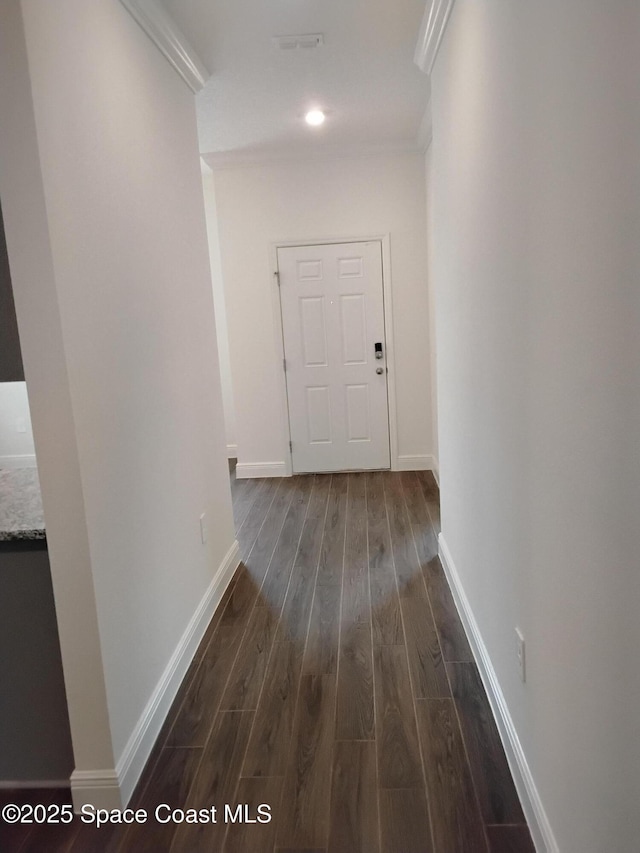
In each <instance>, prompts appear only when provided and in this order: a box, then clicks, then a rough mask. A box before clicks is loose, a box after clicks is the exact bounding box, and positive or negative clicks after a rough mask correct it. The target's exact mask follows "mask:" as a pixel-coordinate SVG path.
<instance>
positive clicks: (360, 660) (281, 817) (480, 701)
mask: <svg viewBox="0 0 640 853" xmlns="http://www.w3.org/2000/svg"><path fill="white" fill-rule="evenodd" d="M232 491H233V502H234V513H235V519H236V526H237V529H238V537H239V541H240V546H241V554H242V558H243V561H244V563H243V565H241V566H240V568H239V570H238V571H237V572H236V576H235V578H234V581H233V582H232V584H231V585H230V587H229V589H228V590H227V593H226V595H225V601H224V602H223V605H222V606H221V607H220V608H219V609H218V612H217V614H216V617H214V621H213V623H212V624H211V626H210V628H209V630H208V633H207V636H206V637H205V639H204V640H203V643H202V644H201V647H200V650H199V652H198V653H197V656H196V659H195V661H194V664H193V665H192V667H191V670H190V673H189V675H188V676H187V679H186V680H185V682H184V685H183V687H182V689H181V692H180V694H179V696H178V698H177V700H176V702H175V704H174V707H173V709H172V711H171V713H170V715H169V718H168V720H167V722H166V724H165V727H164V731H163V733H162V734H161V736H160V739H159V741H158V745H157V746H156V748H155V750H154V754H153V755H152V758H151V760H150V761H149V764H148V767H147V770H146V771H145V774H144V776H143V779H142V780H141V783H140V785H139V786H138V792H137V793H136V795H135V796H134V803H132V805H134V806H135V807H142V808H146V809H147V810H149V811H150V812H152V811H153V810H154V809H155V807H156V806H157V805H158V804H159V803H167V804H169V805H171V806H172V807H175V808H203V807H206V806H209V805H211V804H217V805H218V806H220V807H221V806H222V804H225V803H229V804H235V803H247V804H249V805H250V807H251V816H252V817H255V811H256V808H257V806H258V805H259V804H261V803H264V804H268V805H270V806H271V814H272V815H273V820H272V821H271V822H270V823H267V824H261V823H253V824H244V825H230V826H229V828H228V831H227V826H226V825H225V824H224V822H219V823H217V824H215V825H213V824H195V825H194V824H187V823H183V824H181V825H179V826H178V827H177V828H176V826H175V824H172V823H167V824H164V825H161V824H158V823H156V822H155V821H154V820H150V821H149V822H147V823H146V824H144V825H139V826H132V827H129V828H128V829H127V830H126V831H124V832H123V831H122V830H121V829H120V828H116V830H115V831H113V830H107V831H106V832H105V831H101V832H99V833H98V832H96V831H95V829H93V828H92V827H91V828H90V827H84V826H82V827H81V828H80V831H79V832H78V826H79V821H78V819H77V818H76V820H75V821H74V827H73V828H71V829H70V830H68V829H67V828H63V827H59V828H58V830H59V831H58V832H57V834H56V831H55V830H53V829H48V830H46V832H45V831H44V830H43V828H35V829H34V832H33V833H32V834H31V835H30V836H29V837H28V838H27V839H26V840H25V842H24V844H23V845H22V846H19V845H18V846H16V847H15V851H16V853H17V851H18V850H21V851H23V853H24V851H32V850H33V851H39V850H45V849H46V850H47V851H52V850H60V851H62V850H65V851H68V850H73V851H77V852H78V853H79V851H82V853H88V851H93V850H95V851H106V850H109V851H136V853H140V851H155V853H158V851H163V850H165V851H166V850H171V851H174V853H187V851H188V853H196V851H201V850H202V851H205V850H206V851H221V850H225V851H241V853H249V851H250V853H260V851H274V850H275V851H278V852H279V853H285V851H289V853H292V851H302V850H314V851H340V852H341V853H353V851H367V853H369V851H377V850H379V851H382V853H418V851H425V852H426V851H434V850H435V851H437V853H465V851H472V852H473V853H476V851H489V853H506V851H518V853H528V851H532V850H533V847H532V845H531V842H530V839H529V834H528V830H527V828H526V826H525V825H524V817H523V814H522V811H521V808H520V805H519V802H518V798H517V796H516V793H515V790H514V787H513V783H512V781H511V777H510V774H509V770H508V767H507V764H506V761H505V758H504V754H503V751H502V747H501V745H500V741H499V738H498V734H497V731H496V729H495V727H494V723H493V719H492V717H491V714H490V711H489V707H488V705H487V702H486V699H485V695H484V692H483V689H482V685H481V683H480V680H479V677H478V672H477V669H476V666H475V664H474V663H473V662H472V656H471V652H470V649H469V646H468V644H467V641H466V638H465V635H464V631H463V629H462V626H461V624H460V622H459V619H458V616H457V613H456V610H455V606H454V604H453V600H452V598H451V593H450V591H449V588H448V585H447V582H446V580H445V577H444V574H443V572H442V568H441V565H440V562H439V560H438V558H437V556H436V553H437V539H436V537H437V532H438V529H439V504H438V490H437V487H436V485H435V481H434V480H433V477H432V476H431V474H428V473H400V474H397V473H389V474H388V473H372V474H343V475H333V476H330V475H317V476H307V477H294V478H291V479H282V480H279V479H270V480H236V479H235V477H234V476H233V474H232ZM425 794H426V796H425ZM12 850H13V848H12Z"/></svg>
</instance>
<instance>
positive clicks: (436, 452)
mask: <svg viewBox="0 0 640 853" xmlns="http://www.w3.org/2000/svg"><path fill="white" fill-rule="evenodd" d="M428 109H429V112H431V104H429V107H428ZM431 160H432V158H431V141H430V142H429V147H428V148H427V150H426V151H425V155H424V173H425V185H426V203H427V211H426V239H427V287H428V291H429V365H430V368H431V436H432V438H431V446H432V448H433V467H434V472H435V474H436V477H439V472H440V462H439V460H440V449H439V446H438V345H437V338H436V313H437V312H436V288H435V279H434V274H433V204H432V192H431V183H432V180H433V174H432V166H431Z"/></svg>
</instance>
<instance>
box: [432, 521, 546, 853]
mask: <svg viewBox="0 0 640 853" xmlns="http://www.w3.org/2000/svg"><path fill="white" fill-rule="evenodd" d="M438 553H439V555H440V559H441V561H442V566H443V568H444V571H445V574H446V576H447V580H448V581H449V586H450V587H451V591H452V593H453V598H454V600H455V603H456V607H457V608H458V613H459V614H460V618H461V620H462V624H463V625H464V629H465V631H466V634H467V639H468V640H469V643H470V645H471V650H472V652H473V656H474V658H475V661H476V664H477V666H478V670H479V671H480V676H481V678H482V683H483V684H484V687H485V690H486V691H487V697H488V699H489V704H490V705H491V710H492V711H493V716H494V717H495V719H496V723H497V726H498V731H499V732H500V738H501V740H502V745H503V746H504V750H505V753H506V756H507V761H508V762H509V767H510V768H511V772H512V774H513V780H514V782H515V785H516V789H517V791H518V795H519V797H520V801H521V803H522V808H523V810H524V813H525V816H526V818H527V823H528V824H529V829H530V830H531V836H532V838H533V843H534V845H535V848H536V850H537V851H538V853H559V850H560V848H559V847H558V843H557V841H556V839H555V837H554V835H553V831H552V829H551V824H550V823H549V819H548V817H547V814H546V812H545V810H544V806H543V804H542V800H541V799H540V794H539V793H538V789H537V788H536V784H535V781H534V779H533V774H532V773H531V769H530V767H529V764H528V762H527V759H526V756H525V754H524V750H523V748H522V744H521V743H520V738H519V737H518V733H517V731H516V727H515V725H514V723H513V719H512V717H511V714H510V712H509V708H508V706H507V702H506V699H505V697H504V693H503V692H502V688H501V687H500V682H499V681H498V676H497V674H496V671H495V669H494V667H493V663H492V662H491V658H490V656H489V650H488V649H487V647H486V645H485V642H484V640H483V638H482V634H481V633H480V628H479V627H478V623H477V622H476V618H475V616H474V614H473V610H472V609H471V605H470V604H469V599H468V598H467V596H466V593H465V591H464V587H463V586H462V581H461V580H460V575H459V574H458V571H457V569H456V567H455V564H454V562H453V558H452V556H451V552H450V551H449V548H448V546H447V543H446V541H445V539H444V536H443V535H442V533H441V534H440V536H439V537H438Z"/></svg>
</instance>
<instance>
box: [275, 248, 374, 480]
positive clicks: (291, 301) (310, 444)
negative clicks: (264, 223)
mask: <svg viewBox="0 0 640 853" xmlns="http://www.w3.org/2000/svg"><path fill="white" fill-rule="evenodd" d="M278 269H279V273H280V300H281V306H282V327H283V334H284V347H285V357H286V379H287V399H288V406H289V421H290V427H291V441H292V458H293V471H294V473H303V472H318V471H346V470H351V469H363V470H368V469H375V468H389V466H390V455H389V415H388V403H387V370H386V343H385V334H384V299H383V289H382V247H381V244H380V243H379V242H377V241H372V242H367V243H340V244H330V245H320V246H296V247H287V248H280V249H278ZM376 344H379V345H380V347H379V348H380V349H381V352H382V358H376V352H375V350H376Z"/></svg>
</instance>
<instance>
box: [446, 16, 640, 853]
mask: <svg viewBox="0 0 640 853" xmlns="http://www.w3.org/2000/svg"><path fill="white" fill-rule="evenodd" d="M639 19H640V15H639V10H638V8H637V5H636V4H629V3H625V2H615V3H606V4H605V3H601V2H596V0H565V2H563V3H557V2H552V0H542V2H539V3H504V2H503V0H487V2H483V3H477V2H475V0H458V2H457V3H456V4H455V7H454V11H453V15H452V19H451V22H450V24H449V27H448V29H447V32H446V35H445V38H444V41H443V45H442V48H441V51H440V54H439V56H438V59H437V62H436V66H435V69H434V74H433V79H432V91H433V104H434V122H433V125H434V141H433V149H432V158H433V159H432V175H433V180H432V190H433V195H434V239H433V252H434V275H435V280H436V289H437V294H436V295H437V344H438V389H439V423H440V430H439V435H440V470H441V487H442V529H443V537H444V540H445V542H446V544H447V545H448V548H449V550H450V552H451V555H452V557H453V563H454V566H455V568H456V569H457V572H458V574H459V576H460V579H461V583H462V586H463V588H464V591H465V592H466V595H467V597H468V599H469V602H470V605H471V608H472V610H473V613H474V615H475V618H476V620H477V622H478V625H479V628H480V631H481V633H482V636H483V639H484V642H485V644H486V647H487V649H488V652H489V654H490V657H491V660H492V662H493V666H494V667H495V670H496V672H497V676H498V679H499V681H500V685H501V688H502V691H503V692H504V695H505V697H506V700H507V704H508V708H509V711H510V714H511V716H512V719H513V721H514V723H515V726H516V729H517V733H518V736H519V738H520V741H521V744H522V747H523V749H524V753H525V756H526V760H527V762H528V765H529V768H530V770H531V772H532V774H533V779H534V782H535V785H536V787H537V790H538V792H539V795H540V797H541V800H542V804H543V807H544V809H545V811H546V814H547V816H548V819H549V821H550V824H551V827H552V830H553V833H554V834H555V837H556V840H557V843H558V845H559V848H560V850H562V851H566V853H574V852H575V851H580V853H601V851H604V850H612V851H613V850H615V851H616V853H632V851H635V850H637V849H638V837H639V836H640V812H638V807H637V804H638V800H639V798H640V738H639V737H638V733H639V732H638V712H637V709H638V700H639V699H640V668H639V667H638V662H637V649H638V647H639V646H640V621H639V620H638V602H639V601H640V573H639V572H638V554H639V553H640V534H639V528H638V524H637V519H638V517H639V515H640V494H639V484H640V470H639V467H640V453H639V452H638V423H639V422H640V420H639V405H638V403H639V395H638V365H639V364H640V358H639V355H640V353H639V339H640V336H639V335H638V329H639V328H640V316H639V314H640V311H639V308H640V305H639V302H638V294H639V293H640V290H639V288H638V279H639V273H640V264H639V250H638V240H637V235H638V226H639V216H638V213H639V210H638V201H639V198H640V196H639V193H638V190H639V189H640V181H639V177H640V176H639V164H638V151H637V140H638V134H639V132H640V122H639V121H638V119H639V115H638V98H637V91H636V90H637V80H638V70H639V69H638V51H637V43H638V35H639V33H640V28H639V23H640V20H639ZM516 625H518V626H520V628H521V629H522V631H523V633H524V636H525V639H526V644H527V671H528V676H527V683H526V685H523V684H521V683H520V682H519V677H518V665H517V660H516V653H515V641H514V627H515V626H516Z"/></svg>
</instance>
